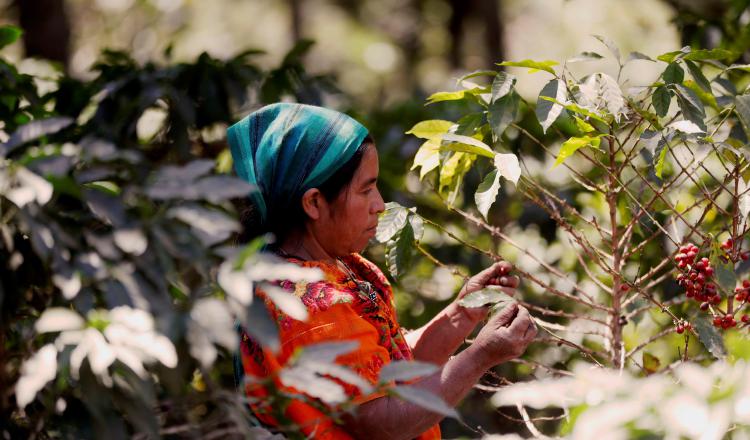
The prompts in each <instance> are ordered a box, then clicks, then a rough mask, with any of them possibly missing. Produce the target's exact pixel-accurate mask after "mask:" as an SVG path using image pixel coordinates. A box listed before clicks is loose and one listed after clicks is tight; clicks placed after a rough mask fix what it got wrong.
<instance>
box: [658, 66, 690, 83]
mask: <svg viewBox="0 0 750 440" xmlns="http://www.w3.org/2000/svg"><path fill="white" fill-rule="evenodd" d="M661 77H662V78H663V79H664V82H665V83H666V84H682V80H683V79H685V71H684V70H682V67H680V65H679V64H677V63H669V65H668V66H667V68H666V69H664V72H663V73H662V74H661Z"/></svg>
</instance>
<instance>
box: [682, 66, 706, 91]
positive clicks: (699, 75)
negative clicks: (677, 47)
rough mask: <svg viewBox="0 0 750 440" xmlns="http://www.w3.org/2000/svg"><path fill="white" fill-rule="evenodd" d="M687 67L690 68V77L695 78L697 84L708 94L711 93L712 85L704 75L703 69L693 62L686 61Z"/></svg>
mask: <svg viewBox="0 0 750 440" xmlns="http://www.w3.org/2000/svg"><path fill="white" fill-rule="evenodd" d="M685 65H686V66H687V67H688V70H689V71H690V75H691V76H692V77H693V79H694V80H695V82H696V84H698V85H699V86H700V88H701V89H703V90H704V91H706V92H707V93H711V84H710V83H709V81H708V78H706V76H705V75H704V74H703V71H702V70H701V68H700V67H698V65H696V64H695V63H694V62H692V61H685Z"/></svg>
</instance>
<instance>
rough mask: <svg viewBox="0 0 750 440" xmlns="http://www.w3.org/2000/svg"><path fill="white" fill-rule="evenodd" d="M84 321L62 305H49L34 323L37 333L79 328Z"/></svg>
mask: <svg viewBox="0 0 750 440" xmlns="http://www.w3.org/2000/svg"><path fill="white" fill-rule="evenodd" d="M85 324H86V321H85V320H84V319H83V317H82V316H81V315H79V314H78V313H76V312H74V311H72V310H70V309H66V308H63V307H50V308H48V309H46V310H45V311H44V313H42V315H41V316H40V317H39V319H37V320H36V322H35V323H34V329H35V330H36V331H37V333H52V332H62V331H65V330H80V329H82V328H83V327H84V325H85Z"/></svg>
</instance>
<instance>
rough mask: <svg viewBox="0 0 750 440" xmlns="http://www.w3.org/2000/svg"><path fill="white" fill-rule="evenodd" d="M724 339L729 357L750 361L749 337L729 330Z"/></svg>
mask: <svg viewBox="0 0 750 440" xmlns="http://www.w3.org/2000/svg"><path fill="white" fill-rule="evenodd" d="M724 339H725V343H726V347H727V352H728V354H729V356H730V357H733V358H734V359H744V360H745V361H750V339H749V338H748V337H747V336H746V335H743V334H741V333H740V332H729V333H727V334H726V337H725V338H724Z"/></svg>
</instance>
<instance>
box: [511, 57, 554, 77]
mask: <svg viewBox="0 0 750 440" xmlns="http://www.w3.org/2000/svg"><path fill="white" fill-rule="evenodd" d="M557 64H558V62H557V61H552V60H545V61H534V60H523V61H503V62H502V63H498V66H510V67H527V68H528V69H529V73H534V72H538V71H540V70H544V71H545V72H549V73H551V74H553V75H554V74H555V71H554V69H552V66H556V65H557Z"/></svg>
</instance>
